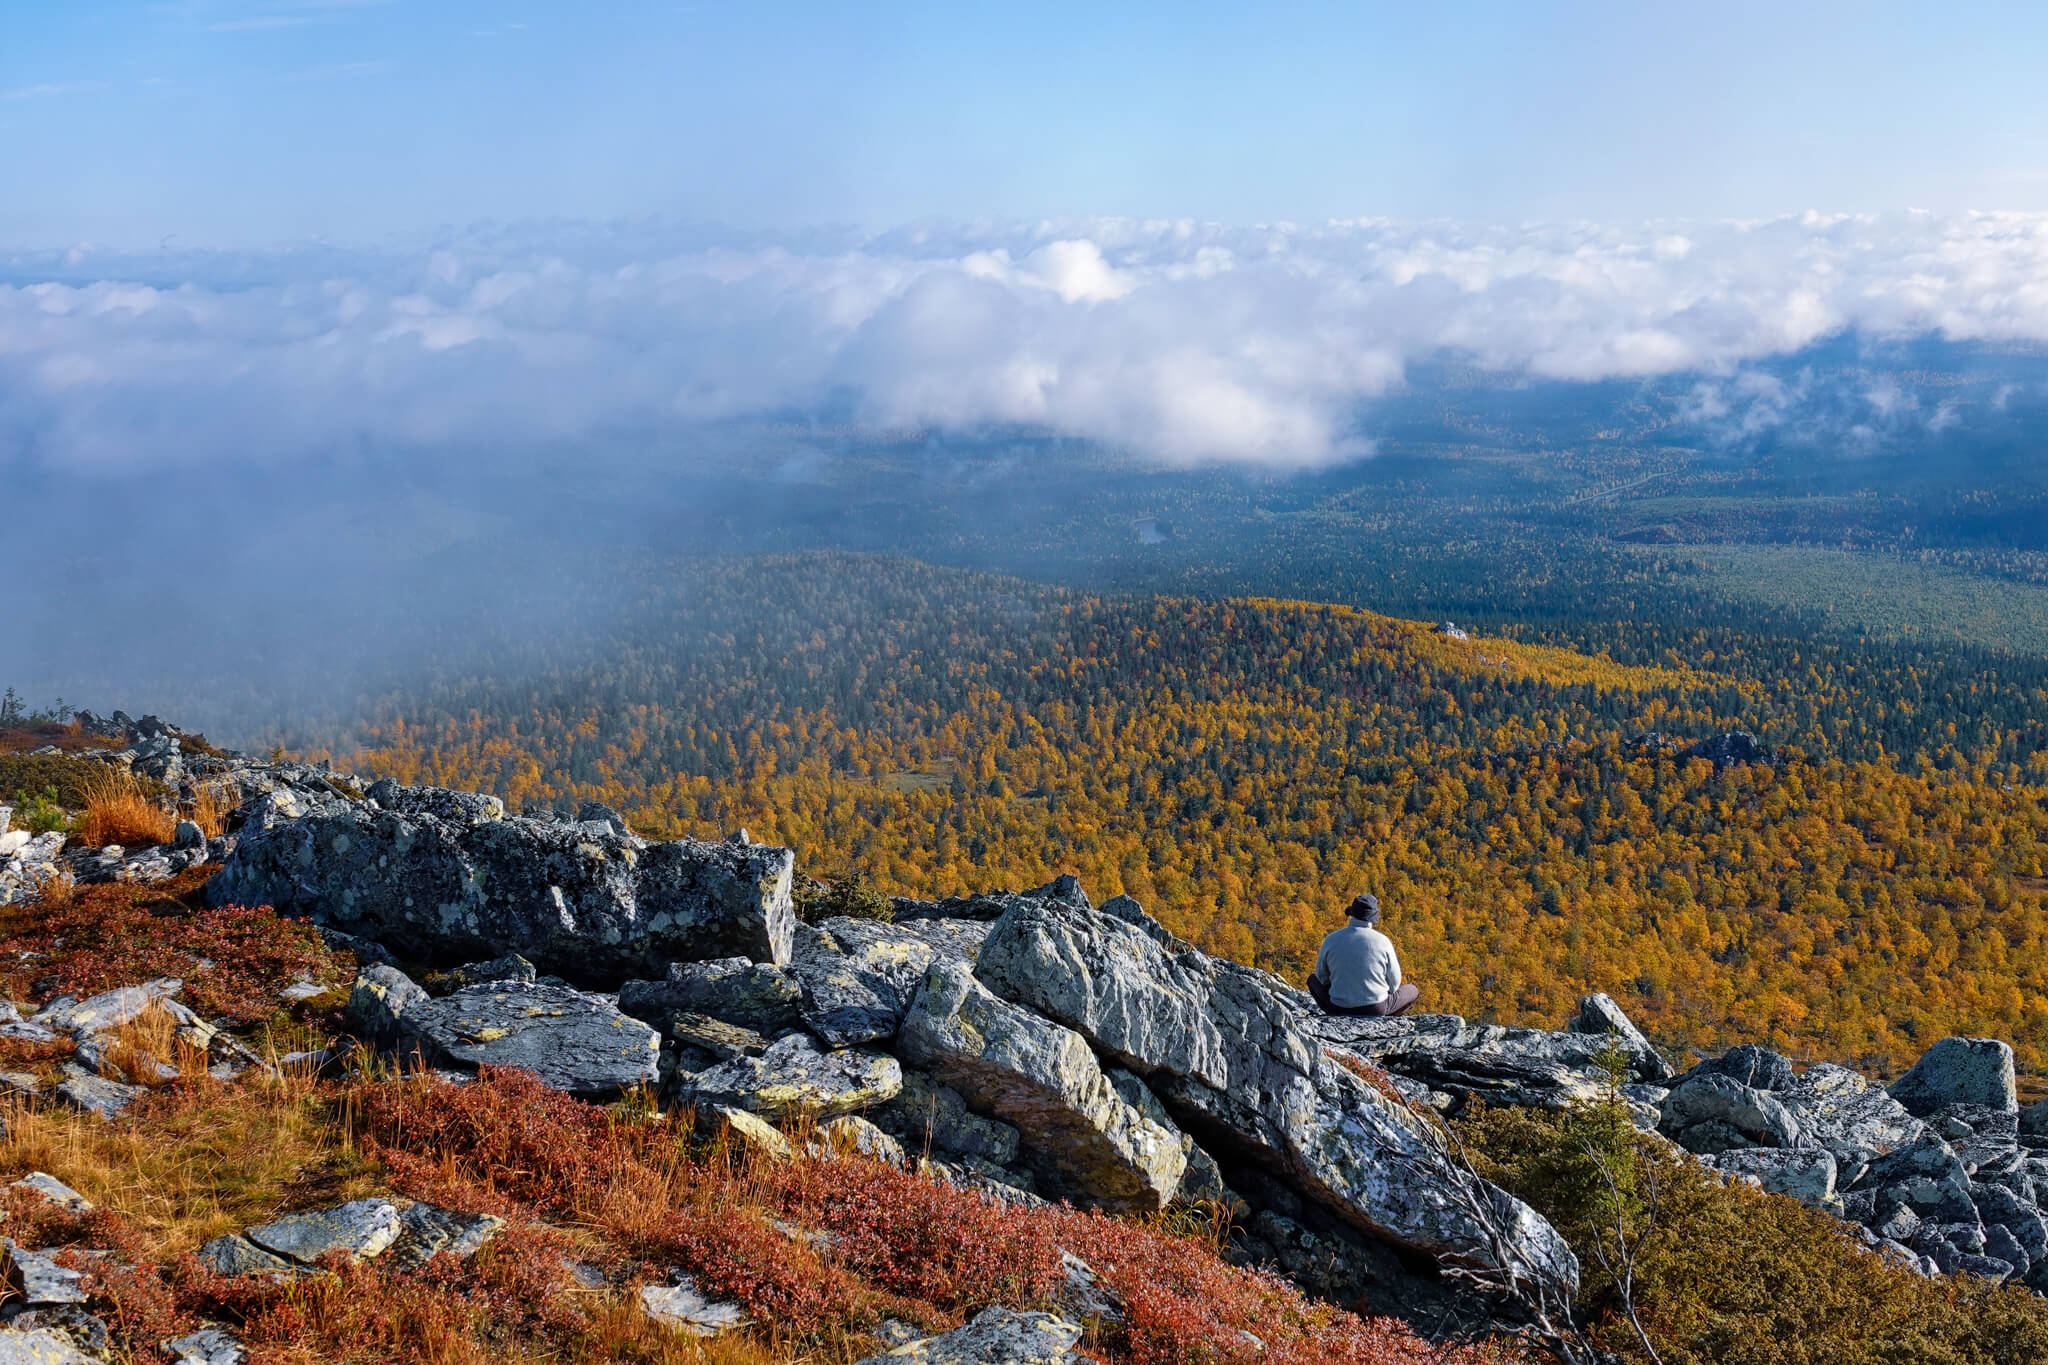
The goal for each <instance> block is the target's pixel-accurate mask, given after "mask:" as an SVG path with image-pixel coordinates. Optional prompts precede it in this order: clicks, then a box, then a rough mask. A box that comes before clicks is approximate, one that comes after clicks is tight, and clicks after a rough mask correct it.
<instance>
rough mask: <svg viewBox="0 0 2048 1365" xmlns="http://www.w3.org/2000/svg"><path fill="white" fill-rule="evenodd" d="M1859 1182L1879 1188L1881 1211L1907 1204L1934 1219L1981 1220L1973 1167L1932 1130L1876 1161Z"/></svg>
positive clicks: (1922, 1214) (1927, 1218) (1937, 1221)
mask: <svg viewBox="0 0 2048 1365" xmlns="http://www.w3.org/2000/svg"><path fill="white" fill-rule="evenodd" d="M1859 1183H1860V1184H1863V1185H1865V1186H1867V1187H1869V1188H1872V1189H1876V1190H1878V1191H1879V1200H1878V1208H1879V1212H1880V1214H1883V1213H1888V1212H1889V1211H1890V1209H1891V1208H1892V1207H1893V1206H1896V1205H1899V1204H1905V1205H1907V1206H1908V1207H1910V1208H1911V1209H1912V1210H1913V1211H1914V1212H1915V1213H1917V1214H1919V1215H1920V1217H1921V1218H1922V1219H1923V1220H1925V1221H1927V1222H1931V1223H1958V1222H1975V1221H1976V1220H1977V1204H1976V1200H1975V1198H1974V1196H1973V1194H1972V1191H1971V1189H1970V1173H1969V1171H1968V1170H1967V1169H1966V1168H1965V1167H1964V1166H1963V1163H1962V1162H1961V1161H1959V1160H1958V1159H1957V1158H1956V1154H1955V1152H1954V1150H1953V1149H1952V1148H1950V1147H1949V1145H1948V1144H1947V1143H1946V1142H1943V1141H1942V1140H1941V1139H1940V1138H1938V1137H1935V1136H1934V1135H1933V1134H1931V1133H1930V1134H1928V1135H1927V1136H1926V1137H1924V1138H1922V1139H1921V1140H1920V1141H1919V1142H1917V1143H1915V1144H1913V1145H1912V1146H1910V1147H1903V1148H1900V1149H1899V1150H1897V1151H1895V1152H1891V1153H1888V1154H1886V1155H1884V1156H1881V1157H1879V1158H1878V1159H1877V1160H1875V1161H1873V1162H1872V1163H1871V1164H1870V1168H1869V1169H1868V1170H1867V1171H1866V1172H1865V1173H1864V1175H1863V1177H1862V1179H1861V1181H1860V1182H1859Z"/></svg>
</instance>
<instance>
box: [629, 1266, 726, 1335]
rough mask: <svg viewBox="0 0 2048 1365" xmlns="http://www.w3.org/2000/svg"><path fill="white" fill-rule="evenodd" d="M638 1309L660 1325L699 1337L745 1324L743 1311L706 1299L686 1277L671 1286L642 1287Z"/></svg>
mask: <svg viewBox="0 0 2048 1365" xmlns="http://www.w3.org/2000/svg"><path fill="white" fill-rule="evenodd" d="M640 1306H641V1307H642V1308H644V1309H645V1310H646V1311H647V1316H648V1317H650V1318H653V1319H654V1320H655V1321H656V1322H658V1323H660V1324H661V1325H662V1326H664V1327H673V1328H675V1329H676V1330H677V1331H679V1332H689V1333H692V1334H693V1335H696V1336H700V1337H715V1336H717V1335H718V1334H719V1333H721V1332H730V1331H731V1330H732V1329H733V1328H735V1327H740V1326H744V1325H745V1323H746V1321H747V1313H746V1310H745V1309H744V1308H741V1307H740V1306H739V1305H738V1304H736V1303H727V1302H722V1301H719V1300H715V1299H711V1298H707V1297H706V1296H705V1295H704V1293H703V1291H702V1290H700V1289H698V1288H697V1282H696V1281H695V1280H693V1279H691V1278H690V1277H689V1276H688V1275H682V1276H678V1277H677V1279H676V1282H675V1283H674V1284H660V1285H657V1284H650V1285H643V1286H642V1287H641V1289H640Z"/></svg>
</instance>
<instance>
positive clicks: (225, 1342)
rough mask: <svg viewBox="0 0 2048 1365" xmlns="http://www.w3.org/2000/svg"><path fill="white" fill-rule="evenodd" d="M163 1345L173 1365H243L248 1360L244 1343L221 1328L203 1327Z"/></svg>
mask: <svg viewBox="0 0 2048 1365" xmlns="http://www.w3.org/2000/svg"><path fill="white" fill-rule="evenodd" d="M163 1345H164V1354H166V1355H168V1356H169V1357H170V1358H171V1365H242V1362H243V1361H244V1360H246V1359H247V1358H248V1357H247V1354H246V1353H245V1352H244V1351H243V1350H242V1343H240V1342H239V1341H236V1340H235V1339H234V1337H232V1336H230V1335H229V1334H228V1333H227V1332H226V1331H225V1330H224V1329H222V1328H219V1327H202V1328H201V1329H200V1330H198V1331H197V1332H192V1333H189V1334H187V1335H185V1336H182V1337H175V1338H173V1339H172V1340H170V1341H167V1342H165V1343H164V1344H163Z"/></svg>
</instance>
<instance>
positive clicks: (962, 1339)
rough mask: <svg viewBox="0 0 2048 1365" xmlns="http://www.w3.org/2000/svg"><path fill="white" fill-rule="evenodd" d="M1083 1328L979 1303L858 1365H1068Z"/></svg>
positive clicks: (1046, 1316) (1049, 1316) (1041, 1315)
mask: <svg viewBox="0 0 2048 1365" xmlns="http://www.w3.org/2000/svg"><path fill="white" fill-rule="evenodd" d="M1083 1334H1084V1331H1083V1329H1082V1328H1081V1326H1080V1325H1079V1324H1077V1323H1072V1322H1069V1321H1067V1320H1066V1319H1065V1318H1062V1317H1058V1316H1055V1315H1054V1314H1051V1313H1019V1312H1015V1311H1013V1310H1011V1309H1008V1308H984V1309H983V1310H982V1311H981V1313H980V1314H979V1315H978V1316H976V1318H975V1319H974V1321H973V1322H970V1323H968V1324H967V1325H966V1326H965V1327H956V1328H954V1329H953V1330H952V1331H950V1332H943V1333H941V1334H939V1335H938V1336H932V1337H923V1338H920V1339H919V1340H917V1341H911V1342H906V1343H904V1344H903V1345H901V1346H898V1347H896V1348H895V1349H893V1350H890V1351H887V1352H884V1353H883V1354H881V1355H878V1356H869V1357H867V1358H866V1359H865V1360H861V1361H859V1362H857V1365H1069V1363H1070V1362H1073V1361H1076V1360H1078V1359H1079V1357H1077V1356H1076V1355H1075V1354H1074V1347H1075V1346H1077V1345H1078V1344H1079V1343H1080V1340H1081V1337H1082V1336H1083Z"/></svg>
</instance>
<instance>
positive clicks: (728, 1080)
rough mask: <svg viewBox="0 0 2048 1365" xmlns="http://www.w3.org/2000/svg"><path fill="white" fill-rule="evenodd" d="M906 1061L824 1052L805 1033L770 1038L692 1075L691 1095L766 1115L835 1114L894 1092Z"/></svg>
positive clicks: (878, 1055) (877, 1054)
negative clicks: (755, 1051)
mask: <svg viewBox="0 0 2048 1365" xmlns="http://www.w3.org/2000/svg"><path fill="white" fill-rule="evenodd" d="M902 1088H903V1065H902V1063H900V1062H898V1061H897V1060H896V1059H895V1058H894V1057H891V1056H889V1055H887V1054H886V1053H881V1052H868V1051H862V1050H854V1051H846V1052H820V1051H819V1050H818V1046H817V1044H816V1043H814V1042H812V1041H811V1040H810V1038H809V1037H807V1036H806V1035H804V1034H800V1033H798V1034H791V1035H790V1036H789V1037H787V1038H783V1039H780V1040H778V1041H777V1042H775V1043H773V1044H771V1045H770V1046H769V1047H768V1050H767V1051H765V1052H763V1053H762V1054H761V1055H760V1056H758V1057H745V1056H742V1057H735V1058H733V1059H732V1060H731V1061H729V1062H722V1063H720V1064H719V1065H717V1066H715V1067H712V1068H711V1069H710V1070H708V1071H702V1072H699V1073H697V1075H696V1076H695V1077H694V1078H693V1079H692V1080H691V1081H690V1083H689V1086H688V1091H687V1093H688V1096H689V1098H691V1099H692V1100H694V1101H696V1102H698V1103H702V1104H716V1105H725V1106H729V1107H731V1108H735V1109H744V1110H746V1111H748V1112H749V1113H754V1114H759V1115H761V1116H762V1117H763V1118H768V1119H778V1118H796V1117H799V1116H801V1117H805V1118H813V1119H820V1118H831V1117H833V1116H835V1115H839V1114H850V1113H852V1112H853V1111H855V1110H856V1109H865V1108H868V1107H869V1106H871V1105H877V1104H880V1103H882V1102H883V1101H885V1100H888V1099H890V1098H892V1097H893V1096H894V1095H895V1094H896V1092H897V1091H899V1090H901V1089H902Z"/></svg>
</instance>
